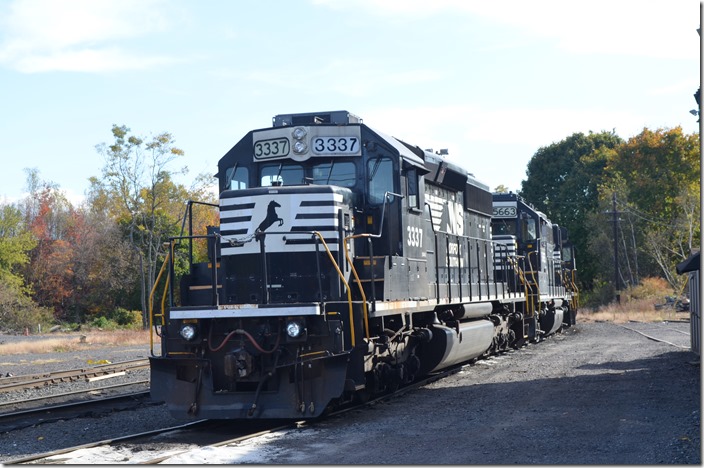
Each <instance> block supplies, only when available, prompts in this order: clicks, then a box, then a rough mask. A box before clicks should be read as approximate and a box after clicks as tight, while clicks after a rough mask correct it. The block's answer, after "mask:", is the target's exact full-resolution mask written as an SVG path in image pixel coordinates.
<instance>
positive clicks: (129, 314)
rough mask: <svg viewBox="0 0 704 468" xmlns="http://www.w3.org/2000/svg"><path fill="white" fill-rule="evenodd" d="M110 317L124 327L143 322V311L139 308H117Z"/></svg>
mask: <svg viewBox="0 0 704 468" xmlns="http://www.w3.org/2000/svg"><path fill="white" fill-rule="evenodd" d="M108 318H109V319H110V320H113V321H114V322H116V323H117V324H118V325H121V326H123V327H125V326H131V325H136V324H140V325H141V324H142V313H141V312H140V311H138V310H127V309H124V308H122V307H118V308H117V309H115V310H114V311H113V312H112V313H111V314H110V315H109V316H108Z"/></svg>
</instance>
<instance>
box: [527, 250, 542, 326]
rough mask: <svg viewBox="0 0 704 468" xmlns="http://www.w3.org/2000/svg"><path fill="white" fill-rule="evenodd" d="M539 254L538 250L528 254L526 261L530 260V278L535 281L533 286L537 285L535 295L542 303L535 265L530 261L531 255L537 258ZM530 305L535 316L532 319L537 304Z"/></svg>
mask: <svg viewBox="0 0 704 468" xmlns="http://www.w3.org/2000/svg"><path fill="white" fill-rule="evenodd" d="M537 254H538V251H537V250H533V251H532V252H528V255H527V256H526V259H527V260H528V265H529V266H530V276H531V277H532V279H533V283H532V284H533V285H535V295H536V297H537V298H538V301H537V302H538V303H540V285H539V284H538V280H537V279H535V270H533V263H531V261H530V256H531V255H536V256H537ZM526 298H527V296H526ZM530 304H531V306H532V307H531V308H532V312H533V314H532V315H531V317H532V316H533V315H535V307H534V306H535V304H533V303H532V302H531V303H530Z"/></svg>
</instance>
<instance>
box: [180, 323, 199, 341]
mask: <svg viewBox="0 0 704 468" xmlns="http://www.w3.org/2000/svg"><path fill="white" fill-rule="evenodd" d="M180 334H181V336H182V337H183V339H184V340H186V341H191V340H192V339H193V338H195V337H196V327H194V326H193V325H184V326H182V327H181V331H180Z"/></svg>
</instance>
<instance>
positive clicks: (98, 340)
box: [0, 330, 149, 355]
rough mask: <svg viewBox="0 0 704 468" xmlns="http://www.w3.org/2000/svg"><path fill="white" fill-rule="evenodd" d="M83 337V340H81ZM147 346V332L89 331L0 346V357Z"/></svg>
mask: <svg viewBox="0 0 704 468" xmlns="http://www.w3.org/2000/svg"><path fill="white" fill-rule="evenodd" d="M82 337H85V338H82ZM148 344H149V331H147V330H116V331H109V332H108V331H91V332H88V333H83V334H81V333H71V334H69V335H66V336H61V337H51V338H46V339H31V340H30V339H27V340H22V341H16V342H14V343H3V344H0V355H11V354H41V353H64V352H71V351H76V350H81V349H86V348H87V347H109V346H141V345H148Z"/></svg>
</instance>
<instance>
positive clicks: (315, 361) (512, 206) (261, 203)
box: [150, 111, 577, 420]
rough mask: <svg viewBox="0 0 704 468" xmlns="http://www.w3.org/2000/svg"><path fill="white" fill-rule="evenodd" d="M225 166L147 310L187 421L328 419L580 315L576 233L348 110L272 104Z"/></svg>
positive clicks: (158, 377) (156, 360)
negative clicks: (198, 228)
mask: <svg viewBox="0 0 704 468" xmlns="http://www.w3.org/2000/svg"><path fill="white" fill-rule="evenodd" d="M216 177H217V179H218V184H219V194H220V195H219V204H218V210H219V226H213V227H209V228H208V234H207V235H205V236H196V235H193V233H192V232H188V234H187V235H182V236H179V237H174V238H172V239H170V251H169V252H170V253H169V256H168V257H167V260H166V261H165V262H164V268H168V273H167V275H166V282H167V285H166V286H162V287H163V290H164V297H163V298H162V301H161V308H158V307H157V309H156V310H155V311H154V310H150V321H151V325H152V326H151V329H152V331H153V332H155V333H157V334H158V336H159V337H160V350H159V352H156V351H155V344H154V339H153V338H152V355H151V356H150V369H151V393H152V397H153V398H154V399H155V400H160V401H165V402H166V405H167V407H168V409H169V411H170V412H171V414H172V415H173V416H174V417H176V418H183V419H188V418H198V419H201V418H205V419H297V420H300V419H309V418H316V417H318V416H320V415H321V414H323V413H324V412H325V411H326V410H328V409H330V408H334V407H335V406H337V405H341V404H344V403H348V402H352V401H364V400H365V399H368V398H369V397H370V396H372V395H376V394H380V393H384V392H389V391H392V390H394V389H396V388H398V387H399V386H401V385H404V384H407V383H410V382H413V381H414V380H415V379H417V378H420V377H422V376H427V375H429V374H432V373H435V372H438V371H440V370H443V369H446V368H450V367H453V366H458V365H460V364H462V363H466V362H468V361H471V360H474V359H477V358H479V357H481V356H483V355H487V354H491V353H497V352H501V351H503V350H508V349H511V348H518V347H520V346H522V345H524V344H525V343H527V342H531V341H532V342H535V341H539V340H541V339H542V338H543V337H545V336H547V335H550V334H552V333H555V332H558V331H560V330H561V329H562V328H563V327H568V326H570V325H573V324H574V312H575V311H576V297H577V290H576V287H575V286H574V273H575V265H574V251H573V248H572V246H571V245H570V244H569V241H568V238H567V232H566V230H565V229H564V228H562V227H559V226H556V225H552V224H550V222H549V220H548V219H547V218H546V217H545V215H543V214H542V213H539V212H537V211H536V210H534V209H533V207H531V206H530V205H529V204H528V203H526V202H525V201H524V200H522V199H520V197H517V196H516V195H514V194H492V193H491V192H490V190H489V188H488V186H486V185H485V184H483V183H482V182H480V181H478V180H477V179H476V178H475V177H474V176H473V174H471V173H470V172H468V171H467V170H465V169H463V168H462V167H460V166H459V165H457V164H455V163H453V162H451V161H448V160H447V158H444V157H443V155H442V154H438V153H435V152H433V151H432V150H424V149H421V148H420V147H418V146H414V145H412V144H409V143H407V142H405V141H402V140H400V139H397V138H394V137H392V136H389V135H387V134H385V133H382V132H380V131H378V130H376V129H375V128H372V127H370V126H369V125H367V124H365V123H363V121H362V119H361V118H359V117H358V116H356V115H354V114H351V113H349V112H347V111H332V112H315V113H300V114H281V115H276V116H275V117H274V118H273V122H272V126H271V127H267V128H261V129H257V130H252V131H249V132H248V133H247V134H246V135H245V136H244V137H243V138H242V139H241V140H239V142H237V144H235V146H233V147H232V148H231V149H230V150H229V151H228V152H227V153H226V154H225V155H224V156H223V157H222V158H221V159H220V160H219V162H218V172H217V174H216ZM192 206H193V205H192V204H191V203H189V209H190V210H192ZM189 216H190V214H189ZM189 224H190V223H189ZM197 240H204V241H205V242H207V243H208V249H207V250H208V259H207V261H203V262H196V261H194V260H193V253H192V245H193V242H194V241H197ZM182 242H186V243H187V244H188V245H189V254H188V263H189V265H188V271H187V273H186V274H184V275H182V277H181V278H180V280H179V282H178V287H174V283H175V281H176V275H175V271H174V255H175V254H174V251H175V245H178V244H179V243H182ZM163 271H164V270H162V272H163ZM161 276H162V275H161V273H160V275H159V278H157V284H160V278H161ZM154 292H155V290H154V291H152V295H151V296H150V308H151V304H152V302H153V296H154ZM167 295H168V301H167V300H166V298H167Z"/></svg>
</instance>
